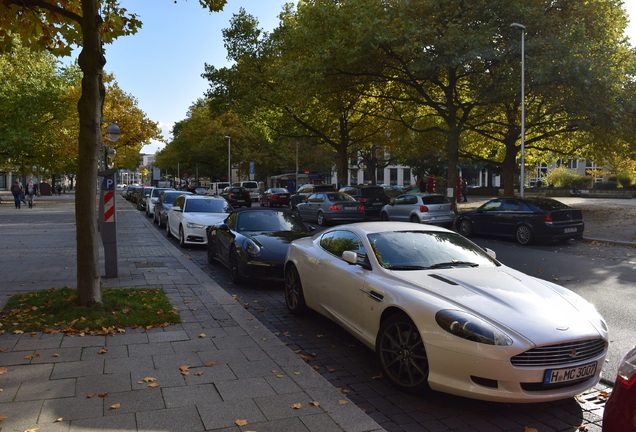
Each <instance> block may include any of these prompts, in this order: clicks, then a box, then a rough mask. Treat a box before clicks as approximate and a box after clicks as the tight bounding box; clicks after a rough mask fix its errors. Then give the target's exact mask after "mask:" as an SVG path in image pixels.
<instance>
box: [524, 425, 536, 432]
mask: <svg viewBox="0 0 636 432" xmlns="http://www.w3.org/2000/svg"><path fill="white" fill-rule="evenodd" d="M523 432H539V430H538V429H535V428H529V427H527V426H524V428H523Z"/></svg>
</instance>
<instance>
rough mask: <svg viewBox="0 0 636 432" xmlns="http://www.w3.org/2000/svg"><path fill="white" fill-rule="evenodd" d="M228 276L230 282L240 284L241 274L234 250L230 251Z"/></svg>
mask: <svg viewBox="0 0 636 432" xmlns="http://www.w3.org/2000/svg"><path fill="white" fill-rule="evenodd" d="M230 276H231V278H232V282H233V283H235V284H238V283H240V282H241V280H242V278H241V272H240V270H239V256H238V252H236V248H234V247H233V248H232V250H230Z"/></svg>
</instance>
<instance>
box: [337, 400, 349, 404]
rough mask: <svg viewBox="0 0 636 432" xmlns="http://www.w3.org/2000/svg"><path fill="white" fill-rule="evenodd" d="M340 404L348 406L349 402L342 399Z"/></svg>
mask: <svg viewBox="0 0 636 432" xmlns="http://www.w3.org/2000/svg"><path fill="white" fill-rule="evenodd" d="M338 403H339V404H340V405H346V404H348V403H349V402H347V401H346V400H344V399H340V400H339V401H338Z"/></svg>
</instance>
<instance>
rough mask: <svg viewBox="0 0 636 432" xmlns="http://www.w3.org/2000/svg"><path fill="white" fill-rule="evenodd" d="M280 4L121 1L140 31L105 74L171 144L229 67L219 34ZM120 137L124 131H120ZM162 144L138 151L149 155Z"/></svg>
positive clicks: (110, 49)
mask: <svg viewBox="0 0 636 432" xmlns="http://www.w3.org/2000/svg"><path fill="white" fill-rule="evenodd" d="M287 2H290V1H289V0H288V1H285V0H228V3H227V5H226V6H225V10H224V11H223V12H220V13H213V14H210V13H209V12H206V11H205V10H204V9H203V8H201V6H200V5H199V2H198V1H196V0H177V3H176V4H175V3H174V1H173V0H152V1H151V0H122V1H121V4H122V5H123V6H124V7H126V8H127V9H128V11H129V12H131V13H136V14H138V15H139V16H140V19H141V21H142V22H143V27H142V28H141V30H140V31H139V32H138V33H137V34H135V35H133V36H127V37H122V38H119V39H118V40H116V41H115V42H114V43H113V44H111V45H108V46H106V61H107V63H106V66H105V70H106V71H108V72H111V73H114V74H115V78H116V80H117V82H118V83H119V86H120V87H121V88H122V89H123V90H124V91H125V92H126V93H129V94H131V95H132V96H134V97H135V98H136V99H137V101H138V104H139V108H140V109H141V110H143V111H144V112H145V113H146V115H147V117H148V118H149V119H151V120H153V121H156V122H158V123H159V125H160V127H161V128H162V130H163V134H164V137H165V138H167V139H169V138H170V130H171V129H172V126H173V124H174V123H175V122H178V121H180V120H183V119H184V118H185V117H186V114H187V111H188V108H189V107H190V106H191V105H192V103H193V102H194V101H196V100H197V99H198V98H200V97H202V96H204V94H205V92H206V91H207V89H208V82H207V80H204V79H203V78H201V74H202V73H203V71H204V65H205V63H208V64H211V65H214V66H215V67H223V66H226V65H227V64H228V62H227V60H226V51H225V48H224V47H223V36H222V34H221V30H222V29H224V28H227V27H228V26H229V21H230V19H231V17H232V15H234V14H235V13H237V12H238V11H239V9H240V8H241V7H242V8H244V9H245V10H246V11H247V12H248V13H249V14H251V15H253V16H255V17H256V18H257V19H258V21H259V23H260V27H261V28H263V29H264V30H266V31H271V30H272V29H274V28H275V27H276V26H277V24H278V15H279V13H280V11H281V10H282V8H283V5H284V4H285V3H287ZM625 3H626V4H625V6H624V7H625V9H626V10H627V13H628V14H629V16H630V17H631V19H632V21H633V22H631V23H630V26H629V29H628V35H629V36H630V38H631V43H632V45H636V1H634V0H625ZM122 133H125V131H122ZM161 148H163V144H162V143H159V142H153V143H151V144H150V145H146V146H144V147H143V148H142V152H143V153H154V152H156V151H157V150H158V149H161Z"/></svg>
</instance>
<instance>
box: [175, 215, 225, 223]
mask: <svg viewBox="0 0 636 432" xmlns="http://www.w3.org/2000/svg"><path fill="white" fill-rule="evenodd" d="M226 217H227V213H184V218H185V220H187V221H188V222H194V223H198V224H201V225H216V224H217V223H219V222H222V221H223V220H225V218H226Z"/></svg>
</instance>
